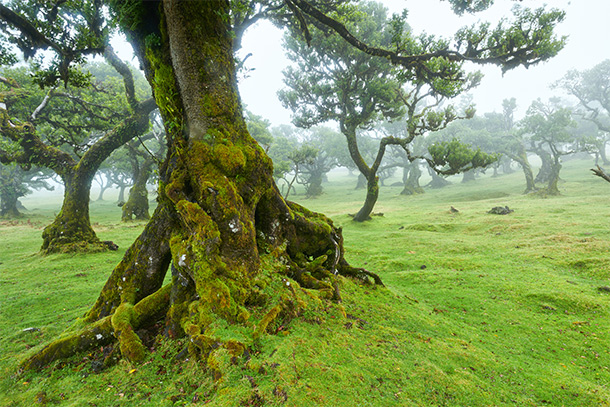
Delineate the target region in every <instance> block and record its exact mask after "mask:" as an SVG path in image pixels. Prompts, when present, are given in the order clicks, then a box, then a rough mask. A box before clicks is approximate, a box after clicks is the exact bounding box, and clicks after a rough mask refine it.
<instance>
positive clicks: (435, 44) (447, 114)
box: [279, 2, 480, 221]
mask: <svg viewBox="0 0 610 407" xmlns="http://www.w3.org/2000/svg"><path fill="white" fill-rule="evenodd" d="M403 17H404V16H403ZM343 18H344V23H345V24H346V27H347V28H348V29H349V30H350V31H351V32H353V33H355V34H356V35H358V36H359V37H361V38H365V39H366V41H367V42H368V43H370V44H374V45H375V46H381V47H391V46H394V47H407V46H411V47H415V48H417V49H420V50H421V51H424V52H437V51H439V50H441V49H443V48H444V47H446V46H447V44H446V42H444V41H442V40H434V39H433V38H430V37H426V38H420V39H419V40H415V39H413V38H412V37H411V36H410V30H409V28H408V26H407V25H406V23H405V22H404V19H403V18H400V17H398V16H394V17H393V18H392V19H391V20H389V19H388V18H387V10H386V8H385V7H383V6H382V5H381V4H378V3H373V2H369V3H362V5H361V6H360V8H354V7H350V8H348V9H347V10H346V12H345V14H344V15H343ZM309 44H310V45H311V46H308V44H304V43H302V42H299V41H296V40H294V39H292V37H288V38H287V39H286V48H287V50H288V57H289V58H290V59H291V60H292V61H294V62H295V63H296V67H289V68H288V69H287V70H286V71H285V73H284V75H285V81H284V82H285V83H286V85H287V86H288V88H289V90H283V91H281V92H280V93H279V95H280V99H281V100H282V102H283V103H284V105H285V106H287V107H289V108H290V109H291V110H292V111H293V113H294V118H293V121H294V122H295V124H296V125H298V126H301V127H310V126H312V125H315V124H318V123H323V122H326V121H329V120H334V121H337V122H338V123H339V127H340V129H341V132H342V133H343V134H344V136H345V137H346V139H347V144H348V150H349V152H350V155H351V157H352V160H353V161H354V163H355V164H356V166H357V167H358V169H359V170H360V173H361V174H362V175H363V176H364V178H365V179H366V181H367V194H366V198H365V202H364V204H363V206H362V208H361V209H360V210H359V211H358V213H356V214H355V215H354V220H355V221H364V220H367V219H370V214H371V212H372V211H373V208H374V206H375V203H376V202H377V199H378V196H379V176H378V173H379V170H380V167H381V165H382V160H383V157H384V155H385V150H386V147H387V146H388V145H399V146H401V147H403V148H404V149H405V151H406V152H407V154H408V155H409V156H410V155H411V152H410V151H409V150H408V145H409V143H410V142H411V141H412V140H413V138H414V137H416V136H419V135H422V134H424V133H426V132H428V131H436V130H438V129H441V128H443V127H445V126H446V125H447V124H448V123H450V122H451V121H453V120H456V119H458V118H460V117H458V115H457V114H456V113H455V111H454V109H453V107H451V106H449V107H447V108H445V109H438V110H437V109H436V107H438V106H439V104H440V103H441V101H442V99H443V98H445V97H453V96H456V95H458V94H460V93H461V92H463V91H465V90H467V89H469V88H470V87H472V86H475V85H476V84H477V83H478V81H479V79H480V75H479V74H473V75H465V74H463V73H462V71H461V66H460V64H456V63H452V62H450V61H446V64H445V66H444V69H446V70H447V72H452V75H451V76H450V77H445V78H443V79H442V80H436V79H432V80H424V79H421V78H416V77H413V75H412V73H410V72H408V71H401V70H397V69H395V68H394V67H393V66H392V64H391V63H390V61H388V60H384V59H370V58H368V56H367V54H366V53H364V52H362V51H360V50H358V49H355V48H354V47H351V46H349V45H347V44H345V43H343V41H341V38H340V37H339V36H338V35H327V34H325V33H324V32H321V31H319V30H315V31H313V32H312V33H311V40H310V41H309ZM405 84H409V85H408V86H407V87H405V88H404V89H402V88H403V85H405ZM429 100H432V102H431V103H429ZM405 113H406V116H405ZM469 113H473V111H469ZM403 116H404V117H405V120H406V128H407V137H406V138H400V137H396V136H394V135H391V136H387V137H384V138H382V139H381V140H379V144H378V150H377V152H376V153H375V157H374V159H373V160H372V163H371V164H369V163H367V161H366V160H365V159H364V157H363V156H362V154H361V152H360V149H359V145H358V138H357V132H358V130H365V129H368V128H371V127H372V126H373V125H374V123H375V122H376V121H378V120H381V119H385V120H389V121H393V120H397V119H399V118H402V117H403ZM462 157H465V156H462ZM409 159H410V160H413V159H415V157H411V156H410V157H409ZM447 162H448V161H444V163H447ZM451 163H452V164H455V162H454V161H451ZM433 165H435V164H433ZM461 166H462V167H463V166H464V165H461ZM444 171H445V172H448V171H452V172H453V171H460V169H459V168H458V167H454V168H451V169H450V170H449V169H447V168H445V169H444Z"/></svg>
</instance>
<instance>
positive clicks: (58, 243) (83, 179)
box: [41, 171, 108, 254]
mask: <svg viewBox="0 0 610 407" xmlns="http://www.w3.org/2000/svg"><path fill="white" fill-rule="evenodd" d="M63 180H64V186H65V190H64V200H63V203H62V206H61V211H60V212H59V214H58V215H57V216H56V217H55V220H54V221H53V223H51V224H50V225H49V226H47V227H46V228H44V231H43V232H42V248H41V251H42V252H43V253H47V254H48V253H59V252H62V253H67V252H76V251H100V250H106V249H107V248H108V246H107V245H105V244H104V243H102V242H101V241H100V240H99V238H98V237H97V235H96V234H95V231H94V230H93V228H92V227H91V222H90V220H89V194H90V192H91V180H92V174H91V173H90V172H88V173H87V172H86V171H77V172H74V173H71V174H67V175H65V176H64V177H63Z"/></svg>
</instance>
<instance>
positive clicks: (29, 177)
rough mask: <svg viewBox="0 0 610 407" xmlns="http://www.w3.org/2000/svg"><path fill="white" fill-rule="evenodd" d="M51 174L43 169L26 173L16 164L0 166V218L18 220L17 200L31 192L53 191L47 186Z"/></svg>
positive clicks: (20, 214)
mask: <svg viewBox="0 0 610 407" xmlns="http://www.w3.org/2000/svg"><path fill="white" fill-rule="evenodd" d="M50 178H51V172H50V171H48V170H46V171H45V169H39V168H31V169H30V170H28V171H26V170H24V169H23V168H21V167H20V166H18V165H16V164H0V217H2V218H9V219H11V218H20V217H22V216H23V214H22V213H21V212H19V206H20V202H19V198H22V197H24V196H26V195H27V194H30V193H31V192H32V190H33V189H34V190H40V189H46V190H48V191H52V190H53V188H54V187H53V186H52V185H51V184H49V180H50Z"/></svg>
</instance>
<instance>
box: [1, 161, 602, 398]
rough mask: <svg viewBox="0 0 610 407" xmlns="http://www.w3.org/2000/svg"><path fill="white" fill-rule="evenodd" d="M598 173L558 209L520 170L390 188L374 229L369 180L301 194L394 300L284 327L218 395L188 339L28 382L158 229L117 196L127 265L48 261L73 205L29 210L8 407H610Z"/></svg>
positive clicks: (566, 182)
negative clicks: (144, 236) (442, 184)
mask: <svg viewBox="0 0 610 407" xmlns="http://www.w3.org/2000/svg"><path fill="white" fill-rule="evenodd" d="M592 167H593V164H592V162H591V161H590V160H588V161H582V160H574V161H569V162H567V163H566V164H565V165H564V170H563V171H562V179H563V181H562V182H561V183H560V185H559V188H560V190H561V192H562V195H560V196H557V197H547V198H542V197H539V196H535V195H527V196H525V195H522V194H521V192H522V191H523V189H524V186H525V185H524V178H523V175H522V173H521V172H520V171H516V172H515V173H513V174H509V175H501V176H499V177H491V176H490V175H489V174H487V175H483V176H481V177H479V178H478V179H477V180H476V181H473V182H470V183H467V184H462V183H460V182H459V181H460V178H458V177H454V178H452V179H451V180H452V182H453V184H452V185H450V186H448V187H446V188H443V189H439V190H430V189H426V193H425V194H422V195H417V196H401V195H399V193H400V191H401V188H400V187H389V186H388V187H382V188H381V193H380V198H379V203H378V205H377V207H376V209H375V212H378V213H379V212H381V213H383V216H375V217H374V218H373V220H371V221H368V222H364V223H355V222H353V221H351V218H350V217H349V216H348V213H355V212H356V211H357V210H358V209H359V207H360V204H361V203H362V202H363V198H364V191H357V190H354V189H353V188H354V186H355V184H356V178H355V177H349V176H347V175H345V174H343V173H341V174H338V175H337V174H335V175H331V176H330V180H329V182H328V183H326V184H324V189H325V193H324V195H322V196H321V197H319V198H316V199H305V198H304V197H303V195H302V194H301V195H298V194H297V195H292V196H291V199H294V200H296V201H298V202H299V203H301V204H303V205H304V206H306V207H307V208H309V209H312V210H315V211H319V212H323V213H325V214H327V215H329V216H330V217H331V218H332V219H333V220H334V221H335V223H336V224H339V225H341V226H342V227H343V232H344V236H345V246H346V251H347V255H346V258H347V260H348V261H349V262H350V263H351V264H352V265H354V266H359V267H365V268H367V269H369V270H371V271H374V272H376V273H378V274H379V275H380V276H381V277H382V279H383V281H384V283H385V285H386V287H385V288H372V287H366V286H359V285H357V284H356V283H354V282H352V281H349V280H342V282H341V290H342V295H343V300H344V301H343V303H342V304H341V305H337V304H332V303H329V304H328V306H326V307H324V308H323V309H319V310H312V311H311V313H310V314H308V315H306V317H304V318H300V319H295V320H293V321H291V322H290V323H289V324H288V325H286V326H278V327H277V329H276V331H277V333H276V334H275V335H267V336H265V337H264V338H263V339H262V341H261V342H260V345H259V346H258V347H257V348H256V350H255V352H254V353H253V355H252V358H251V359H250V360H249V361H248V362H247V364H246V365H244V364H237V365H235V366H232V367H230V368H229V369H228V370H227V371H226V372H225V375H224V376H223V378H222V379H221V380H219V381H216V382H214V381H213V380H212V378H211V376H210V374H208V373H207V372H205V370H204V369H203V368H202V367H201V366H199V365H197V364H196V363H195V362H193V361H188V360H184V361H177V360H175V359H174V358H173V356H174V355H175V354H176V352H177V350H178V349H180V347H181V345H183V344H182V343H180V342H179V341H178V342H176V341H174V342H161V343H159V344H158V345H157V348H156V349H155V351H154V352H153V353H152V354H151V356H150V357H149V358H148V359H147V360H146V361H145V362H144V363H142V364H139V365H135V366H132V365H130V364H128V363H127V362H120V363H119V364H117V365H115V366H114V367H111V368H109V369H107V370H103V371H101V372H96V369H95V366H94V364H93V363H92V362H91V355H87V354H83V355H80V356H79V357H78V358H74V359H72V360H70V361H69V362H68V363H57V364H54V365H53V366H51V367H49V368H47V369H45V370H43V371H42V372H39V373H28V374H25V375H23V374H17V366H18V364H19V362H20V361H21V360H22V359H23V358H24V357H26V356H27V355H29V354H31V353H32V352H34V351H35V350H36V349H39V348H40V347H41V346H43V345H44V344H45V343H47V342H48V341H49V340H51V339H53V338H54V337H56V336H57V335H59V334H60V333H61V332H62V331H63V330H65V329H66V328H68V327H69V326H70V325H71V324H72V323H73V322H74V320H75V319H76V318H78V317H80V316H82V315H83V314H84V312H85V311H86V310H87V309H88V308H89V307H90V306H91V305H92V303H93V302H94V301H95V299H96V298H97V295H98V294H99V291H100V290H101V287H102V285H103V284H104V283H105V281H106V279H107V277H108V275H109V273H110V271H111V270H112V268H113V267H114V266H115V265H116V264H117V263H118V261H119V260H120V258H121V257H122V255H123V254H124V252H125V250H126V249H127V247H128V246H129V244H130V243H131V242H132V241H133V240H134V239H135V237H136V236H137V235H138V234H139V232H140V231H141V229H142V228H143V226H144V223H140V222H136V223H127V224H126V223H121V222H120V215H121V214H120V208H118V207H117V206H116V204H115V203H114V202H113V201H112V199H111V198H112V197H110V196H109V197H108V198H107V200H106V201H103V202H92V203H91V217H92V222H93V223H94V228H95V229H96V231H97V232H98V234H99V236H100V238H102V239H103V240H113V241H115V242H116V243H118V244H119V246H120V249H119V251H117V252H108V253H98V254H89V255H65V254H64V255H61V254H58V255H50V256H40V255H39V254H38V249H39V247H40V244H41V232H42V228H43V227H44V226H45V225H46V224H48V223H50V222H51V220H52V218H53V215H54V213H55V212H57V211H58V210H59V205H60V203H61V198H60V197H49V196H46V197H45V198H44V199H41V198H40V197H36V196H31V197H27V198H26V199H24V200H23V202H24V204H25V206H26V207H27V208H28V209H29V211H27V212H25V214H26V216H25V217H24V218H22V219H19V220H0V375H1V377H2V379H0V407H12V406H32V405H49V406H97V407H102V406H104V407H105V406H182V405H193V406H195V405H210V406H295V407H297V406H298V407H306V406H349V407H351V406H374V407H378V406H422V407H424V406H425V407H429V406H469V407H471V406H575V407H576V406H577V407H582V406H610V288H609V286H610V254H609V253H610V220H609V219H610V204H609V200H608V196H609V195H610V184H608V183H606V182H604V181H603V180H601V179H599V178H597V177H594V176H593V175H591V173H590V171H589V168H592ZM489 173H490V171H489ZM394 181H395V180H394ZM387 183H388V184H389V183H391V182H390V181H388V182H387ZM495 206H508V207H510V209H513V210H514V212H512V213H510V214H508V215H494V214H489V213H487V212H488V211H489V210H490V209H491V208H492V207H495ZM451 207H454V208H456V209H457V210H459V212H457V213H456V212H452V211H451V210H450V209H451Z"/></svg>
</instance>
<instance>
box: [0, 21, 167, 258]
mask: <svg viewBox="0 0 610 407" xmlns="http://www.w3.org/2000/svg"><path fill="white" fill-rule="evenodd" d="M0 18H5V19H6V20H5V21H8V22H9V23H11V22H12V20H11V19H10V18H8V17H7V16H6V14H5V15H2V14H1V13H0ZM11 18H13V19H17V17H11ZM13 23H14V22H13ZM29 29H31V30H35V29H34V28H33V27H30V28H29ZM32 35H33V34H32ZM58 35H59V34H58ZM49 41H51V40H49ZM58 46H59V45H58ZM73 46H74V45H73ZM65 52H68V50H66V51H65ZM100 52H103V54H104V56H105V58H106V61H108V65H106V64H92V65H89V66H88V69H89V70H91V71H92V72H95V73H98V74H100V77H101V78H102V79H103V80H97V79H96V78H95V77H93V76H91V74H90V73H85V72H84V71H83V72H81V71H78V70H77V71H75V72H73V73H72V74H71V75H70V76H69V78H71V79H67V82H62V78H61V77H60V76H61V75H60V74H59V72H57V73H55V74H54V73H50V72H48V71H45V70H43V69H42V68H41V67H40V66H38V65H36V64H31V65H30V66H29V69H28V70H27V72H26V71H25V70H24V69H23V68H18V69H11V70H7V69H5V70H4V73H3V74H4V75H5V76H6V77H4V78H3V80H2V83H3V85H4V91H2V92H1V97H2V99H3V100H4V103H5V106H4V108H3V109H0V114H1V122H0V133H1V134H2V136H3V137H5V138H6V139H8V140H10V141H11V142H12V143H13V144H14V145H15V146H17V148H16V149H14V150H13V151H11V152H10V153H9V152H4V153H3V154H2V155H1V156H0V159H2V161H3V162H15V163H17V164H19V165H21V166H22V167H24V168H25V169H27V168H29V167H30V166H32V165H36V166H39V167H46V168H50V169H52V170H53V171H54V172H55V173H56V174H57V175H59V177H60V178H61V181H62V183H63V184H64V200H63V203H62V207H61V210H60V211H59V213H58V215H57V216H56V218H55V220H54V221H53V223H52V224H51V225H48V226H47V227H46V228H45V229H44V231H43V234H42V237H43V243H42V248H41V250H42V252H43V253H53V252H70V251H82V250H93V251H98V250H106V249H107V248H114V247H115V245H113V244H112V243H111V242H110V243H109V242H101V241H100V240H99V238H98V237H97V235H96V234H95V231H94V230H93V228H92V227H91V222H90V220H89V200H90V191H91V184H92V181H93V179H94V176H95V174H96V173H97V172H98V169H99V168H100V166H101V165H102V163H103V162H104V160H105V159H106V158H108V157H109V156H110V154H111V153H112V152H113V151H114V150H116V149H117V148H119V147H120V146H121V145H123V144H124V143H125V142H127V141H128V140H130V139H133V138H134V137H136V136H137V135H138V134H142V133H143V132H144V131H146V130H147V129H148V123H149V120H148V116H149V114H150V113H151V112H152V111H153V110H154V109H155V108H156V105H155V101H154V99H152V98H148V99H145V100H144V101H143V102H140V101H138V96H139V97H141V96H142V93H143V91H142V89H141V88H137V87H136V85H135V81H134V78H133V75H132V72H131V71H130V68H129V67H128V66H127V65H126V64H125V63H123V62H122V61H121V60H120V59H119V58H118V57H117V56H116V55H115V54H114V51H113V50H112V48H110V47H109V46H107V47H105V48H104V49H103V50H101V51H100ZM58 69H59V67H58ZM65 74H66V75H67V73H65ZM42 88H44V91H43V90H42ZM137 93H138V95H137ZM20 123H22V124H20ZM102 180H103V181H107V179H106V178H103V179H102Z"/></svg>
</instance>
